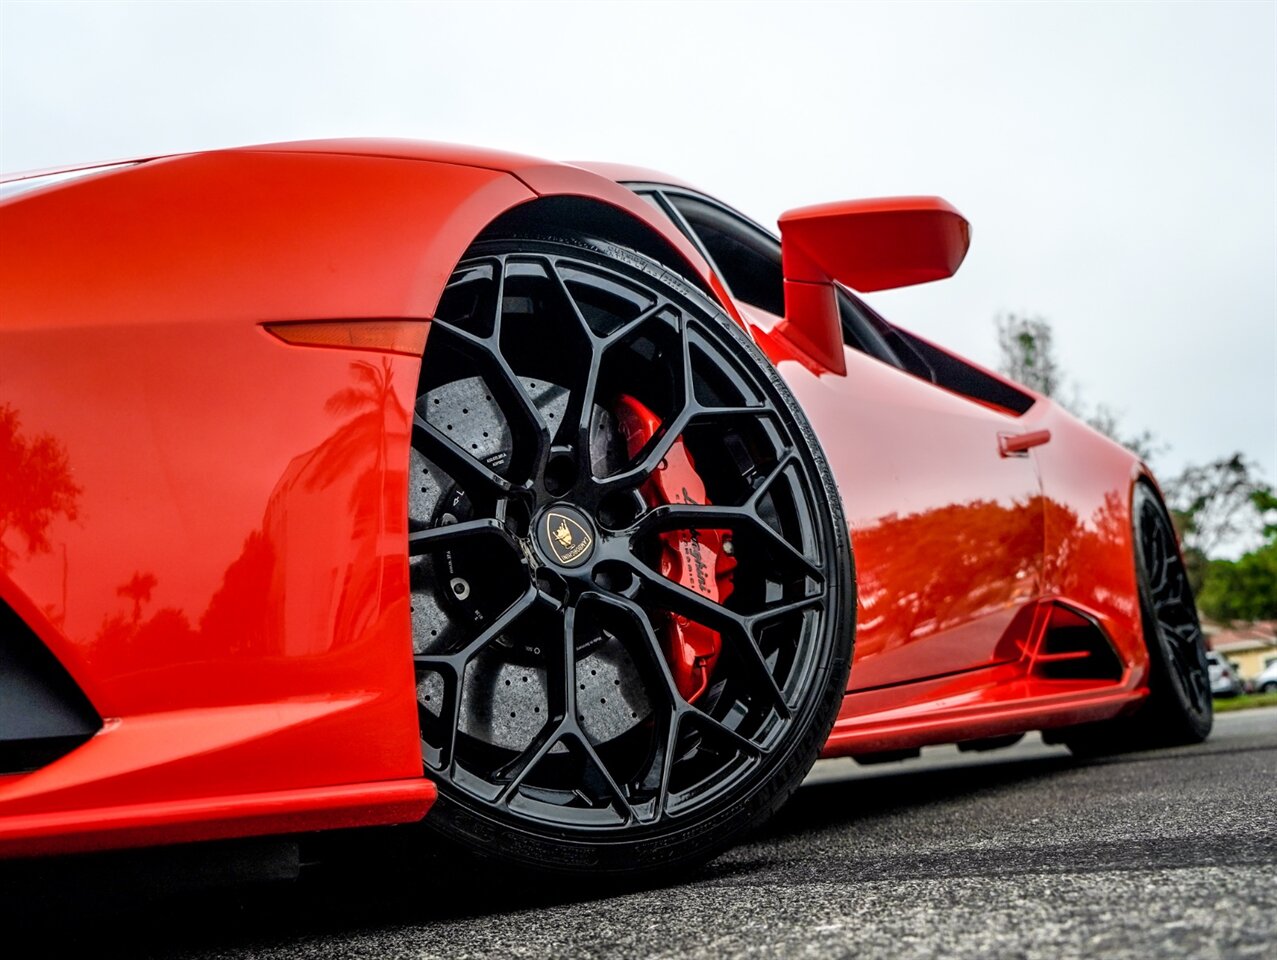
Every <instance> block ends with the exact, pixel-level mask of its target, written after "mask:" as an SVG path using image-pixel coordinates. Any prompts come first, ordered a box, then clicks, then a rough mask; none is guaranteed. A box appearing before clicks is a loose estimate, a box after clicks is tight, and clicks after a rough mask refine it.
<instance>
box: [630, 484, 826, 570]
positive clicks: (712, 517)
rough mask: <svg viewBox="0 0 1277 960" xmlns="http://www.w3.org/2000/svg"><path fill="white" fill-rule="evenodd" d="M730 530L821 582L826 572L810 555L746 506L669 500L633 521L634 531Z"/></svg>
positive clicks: (774, 558) (783, 562) (639, 532)
mask: <svg viewBox="0 0 1277 960" xmlns="http://www.w3.org/2000/svg"><path fill="white" fill-rule="evenodd" d="M719 529H727V530H731V531H732V533H734V534H735V535H736V536H737V537H738V538H739V537H742V536H744V537H746V538H748V537H750V536H751V535H752V536H753V537H755V538H757V539H756V541H755V545H756V546H758V547H761V548H762V549H763V550H764V551H766V552H767V553H768V554H769V555H770V556H771V558H772V559H773V560H775V561H777V562H778V563H780V564H782V565H784V566H787V567H788V568H789V569H790V570H793V571H798V572H800V573H802V574H803V575H804V576H808V577H811V578H812V579H814V580H815V581H816V582H817V583H824V580H825V574H824V572H823V571H822V570H821V569H820V567H819V566H817V565H816V563H814V562H813V561H812V560H811V559H809V558H808V557H807V556H806V555H805V554H804V553H803V552H802V551H801V550H799V549H798V548H797V547H795V546H794V545H793V544H791V543H790V542H789V541H788V540H786V539H785V538H784V537H782V536H781V535H780V534H779V533H777V532H776V531H775V530H774V529H773V528H772V526H771V525H770V524H768V523H766V522H765V521H764V520H763V519H762V517H760V516H758V514H756V513H754V512H753V510H751V509H750V508H748V507H724V506H719V505H717V504H694V503H670V504H663V505H661V506H659V507H655V508H654V509H652V510H650V511H648V513H646V514H645V515H644V516H643V517H642V518H640V520H639V522H638V523H637V524H635V525H634V528H633V531H634V534H635V535H638V534H646V533H655V532H664V531H669V530H719Z"/></svg>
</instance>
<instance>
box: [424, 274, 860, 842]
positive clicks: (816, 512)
mask: <svg viewBox="0 0 1277 960" xmlns="http://www.w3.org/2000/svg"><path fill="white" fill-rule="evenodd" d="M509 259H517V260H520V261H528V260H542V261H545V262H547V263H549V264H551V265H553V264H556V263H557V262H560V261H572V262H582V263H583V264H584V265H585V266H587V267H588V268H589V270H590V271H592V272H594V273H603V274H608V273H610V274H612V275H613V276H615V277H617V278H620V279H623V280H625V281H626V282H629V283H633V282H635V278H634V277H633V276H628V275H627V274H626V273H624V272H622V271H619V270H616V269H614V268H613V267H612V266H611V265H608V266H602V265H600V264H598V263H596V262H593V261H588V260H587V261H579V260H578V258H576V257H574V256H573V255H571V254H568V255H558V256H555V255H550V254H543V253H539V252H537V253H531V252H529V251H527V250H520V251H518V252H514V253H509V254H505V255H497V254H492V253H479V254H478V255H476V256H475V257H473V258H467V260H465V261H463V262H462V264H459V266H458V270H460V269H463V268H465V269H469V268H471V267H472V266H474V265H475V264H477V263H479V262H483V261H488V262H493V261H497V262H499V263H500V262H504V261H505V260H509ZM626 266H629V265H628V264H627V265H626ZM499 269H502V268H499ZM655 279H656V278H653V277H651V276H648V275H644V276H643V278H642V280H641V282H642V283H644V284H647V285H650V284H652V283H653V282H654V280H655ZM649 289H650V287H649ZM652 292H653V293H654V294H656V295H657V296H658V297H661V298H665V299H666V300H667V301H669V302H670V303H672V304H675V305H678V306H680V307H682V308H683V309H686V307H687V305H688V303H691V304H692V308H693V309H696V310H699V311H705V310H706V309H707V305H709V301H707V300H704V298H701V296H700V294H699V293H695V292H692V296H694V297H696V298H700V299H701V300H702V301H703V303H695V302H693V301H691V300H690V298H689V297H688V292H686V291H678V290H671V291H664V290H662V291H652ZM670 294H675V295H677V296H671V295H670ZM708 309H709V310H716V309H717V308H716V307H713V306H709V307H708ZM651 312H653V313H655V312H656V308H654V310H653V311H651ZM714 322H715V321H713V320H710V319H708V318H696V319H695V321H694V323H695V324H696V325H697V326H698V327H699V328H700V329H701V330H702V331H707V330H709V329H711V327H712V324H713V323H714ZM724 322H729V321H726V319H725V318H724ZM738 336H739V335H738ZM740 339H742V340H743V339H744V338H743V337H741V338H740ZM717 347H718V349H719V351H720V352H726V353H730V349H729V348H727V347H725V346H724V345H723V344H722V343H721V342H719V343H718V344H717ZM763 362H764V363H765V361H763ZM750 372H751V374H753V375H755V379H754V383H753V386H754V387H755V389H757V390H758V391H759V392H760V393H761V394H762V395H763V396H765V397H766V398H767V402H766V404H765V405H764V406H763V407H761V408H759V409H758V410H757V411H754V412H755V413H760V414H764V415H767V416H774V417H775V418H776V419H777V421H778V423H779V424H780V426H781V427H782V430H783V434H784V436H785V438H786V442H787V449H788V450H789V451H791V453H790V456H791V457H793V460H792V462H789V463H788V464H787V465H786V469H788V468H790V467H792V468H794V469H796V470H797V472H798V475H799V477H800V478H801V486H802V489H801V491H800V493H801V495H802V498H803V500H804V501H805V509H806V511H807V515H808V517H809V518H810V520H809V522H808V524H807V527H806V528H804V536H805V537H807V538H809V539H810V540H811V541H812V542H813V544H814V548H815V550H816V552H817V553H818V554H819V556H820V558H821V559H820V560H819V561H818V562H819V563H820V565H821V578H822V580H823V584H824V585H823V587H821V594H822V595H823V596H824V597H825V598H826V600H825V602H824V604H823V615H824V617H826V618H830V619H832V618H834V617H835V616H837V615H838V610H839V607H840V606H841V605H842V603H841V601H840V599H839V596H838V595H837V592H838V590H839V589H840V587H841V586H842V581H843V580H847V581H850V563H849V562H847V563H842V562H840V561H839V560H838V559H837V558H836V556H835V555H834V553H833V552H832V551H831V549H830V545H829V541H828V534H827V532H826V531H825V530H824V529H823V526H824V525H823V524H822V523H821V522H820V518H821V517H822V512H821V510H820V503H821V502H823V500H822V498H821V497H820V496H819V495H818V494H817V491H818V490H822V489H824V487H823V486H822V481H821V480H820V478H819V476H818V475H817V471H816V468H815V466H814V465H813V464H810V463H807V462H804V461H803V460H802V459H801V458H800V457H798V456H797V455H796V454H793V453H792V451H793V450H794V449H796V448H798V447H799V446H800V445H801V444H802V443H804V442H805V443H807V444H810V445H812V446H813V447H815V448H816V449H817V450H818V444H817V443H816V442H815V438H814V435H813V434H812V433H811V431H810V428H809V427H807V428H806V429H805V430H804V429H803V425H801V424H800V423H799V421H798V420H796V419H795V414H796V413H797V412H798V411H796V410H793V409H790V408H789V407H788V405H787V404H786V402H784V401H783V400H782V399H781V396H780V395H779V394H777V392H776V391H777V387H778V386H780V385H781V381H780V380H779V378H778V377H773V378H771V379H770V381H769V377H768V376H767V375H766V374H765V373H764V371H762V370H760V371H754V370H752V369H751V371H750ZM688 391H689V395H690V385H689V387H688ZM669 432H670V433H671V434H674V435H677V434H678V433H680V432H681V431H678V430H673V429H670V430H669ZM427 456H429V454H427ZM779 472H780V471H778V473H779ZM585 473H586V474H587V478H586V482H587V483H589V484H591V485H592V486H593V487H594V488H597V487H599V486H604V485H606V483H607V481H608V479H609V478H603V480H602V481H600V480H599V479H598V478H593V477H589V476H588V473H589V471H586V472H585ZM641 482H642V480H641V479H640V480H637V481H634V482H633V483H632V484H631V485H634V486H636V485H637V484H638V483H641ZM508 492H509V493H510V494H511V495H514V496H523V497H525V498H534V499H535V500H541V499H542V498H544V496H545V492H544V491H543V490H540V489H538V488H537V487H536V485H535V483H524V484H522V485H518V484H511V485H509V489H508ZM574 492H575V491H574ZM572 502H573V504H574V505H577V509H581V507H580V506H579V505H578V504H579V501H577V500H576V498H575V497H574V498H573V501H572ZM545 509H548V507H546V508H545ZM583 512H584V511H583ZM538 515H540V514H538ZM595 529H596V531H597V532H598V533H599V540H598V541H597V543H598V545H599V546H602V545H604V544H606V545H607V547H608V550H607V551H606V553H607V554H609V555H610V556H612V557H617V556H623V557H627V558H629V557H632V554H633V551H632V543H631V541H632V540H633V538H634V537H635V536H636V535H637V532H638V531H639V530H640V529H645V527H644V524H643V523H642V522H641V521H640V522H639V523H636V524H635V525H634V526H632V527H630V528H628V529H626V530H622V531H607V530H605V529H603V528H602V527H599V526H596V528H595ZM592 559H593V561H594V562H598V561H599V560H601V559H603V558H602V557H601V556H600V551H598V550H596V551H594V552H593V553H592ZM847 559H848V561H849V560H850V558H849V557H848V558H847ZM592 565H593V564H592V563H582V564H581V566H579V567H577V568H575V569H574V570H572V571H570V572H572V573H574V574H575V575H577V576H579V575H580V574H581V567H588V566H592ZM839 571H841V572H842V574H843V575H842V576H840V573H839ZM560 572H568V571H564V570H562V569H560ZM847 589H849V590H851V591H852V593H851V594H850V595H851V596H853V597H854V585H853V584H851V583H850V582H849V583H848V584H847ZM590 592H591V591H588V590H587V591H583V592H582V593H581V594H580V596H586V595H588V594H589V593H590ZM843 592H844V593H845V592H846V590H844V591H843ZM830 600H832V602H830ZM572 605H575V604H572ZM853 609H854V606H853ZM844 616H845V614H844ZM833 632H836V629H835V630H830V629H829V628H828V627H825V626H822V627H821V628H820V629H819V630H813V631H812V634H813V635H815V636H816V637H817V638H819V637H821V636H822V635H823V636H824V640H823V642H824V643H829V642H832V640H831V639H830V634H831V633H833ZM849 632H850V631H848V633H849ZM823 670H824V668H821V669H820V670H817V671H816V674H817V675H823ZM815 682H816V681H815V680H813V679H812V678H810V677H808V678H807V685H808V686H811V685H812V684H813V683H815ZM772 739H773V740H775V739H776V738H772ZM756 765H757V764H756V763H753V762H751V763H749V764H746V766H749V767H753V766H756ZM436 772H437V771H436ZM742 775H743V774H742ZM733 782H735V781H733ZM446 786H447V784H445V783H441V787H445V788H446ZM466 792H467V793H468V794H469V793H470V792H469V791H466ZM470 795H472V796H473V794H470ZM670 812H671V813H673V811H670ZM683 812H691V811H690V809H689V810H687V811H683ZM545 822H547V823H552V824H556V825H558V826H565V824H562V823H560V822H559V821H557V820H555V819H553V818H551V819H548V820H546V821H545ZM620 826H622V827H624V826H626V825H625V824H622V825H620Z"/></svg>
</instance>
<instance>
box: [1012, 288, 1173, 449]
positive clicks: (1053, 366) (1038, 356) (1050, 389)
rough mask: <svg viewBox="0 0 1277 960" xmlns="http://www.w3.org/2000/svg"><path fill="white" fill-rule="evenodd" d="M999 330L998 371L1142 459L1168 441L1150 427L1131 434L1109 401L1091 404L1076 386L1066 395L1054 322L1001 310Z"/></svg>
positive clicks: (1065, 382) (1162, 447)
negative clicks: (1107, 402) (1154, 432)
mask: <svg viewBox="0 0 1277 960" xmlns="http://www.w3.org/2000/svg"><path fill="white" fill-rule="evenodd" d="M993 322H994V325H995V326H996V327H997V331H998V356H999V359H998V372H999V373H1002V374H1004V375H1005V376H1008V377H1010V378H1011V379H1012V380H1014V381H1015V382H1016V383H1022V384H1024V386H1026V387H1028V388H1029V389H1030V390H1035V391H1037V392H1038V393H1040V394H1042V395H1043V396H1044V397H1051V398H1052V399H1054V400H1055V401H1056V402H1057V403H1059V404H1060V405H1061V406H1062V407H1064V408H1065V409H1066V410H1068V411H1069V412H1071V413H1072V414H1073V415H1074V416H1076V417H1078V418H1079V419H1080V420H1083V421H1085V422H1086V423H1087V424H1089V425H1090V426H1091V427H1093V428H1094V429H1096V430H1098V431H1099V432H1100V433H1102V434H1104V435H1105V436H1106V437H1109V438H1110V439H1112V440H1115V441H1117V442H1118V443H1120V444H1121V445H1122V446H1124V447H1126V448H1127V449H1128V450H1130V451H1132V452H1133V453H1134V454H1135V455H1136V456H1138V457H1139V458H1140V459H1142V460H1149V459H1151V458H1152V457H1153V456H1155V455H1156V454H1157V453H1159V452H1160V451H1161V450H1163V449H1164V444H1162V443H1160V442H1159V441H1158V439H1157V437H1156V436H1154V435H1153V433H1151V432H1150V431H1148V430H1143V431H1141V432H1139V433H1136V434H1127V433H1126V432H1125V430H1124V429H1123V428H1122V425H1121V423H1120V422H1119V418H1118V415H1117V411H1115V410H1114V409H1113V408H1112V407H1110V406H1108V405H1107V404H1104V403H1100V404H1096V405H1095V406H1094V407H1091V406H1090V405H1089V404H1088V403H1087V402H1086V401H1085V400H1083V399H1082V397H1081V395H1080V393H1079V391H1078V389H1077V388H1076V386H1075V387H1073V388H1072V389H1071V390H1070V391H1069V394H1070V396H1069V397H1068V399H1066V398H1065V397H1064V393H1065V388H1066V386H1067V379H1066V377H1065V376H1064V374H1063V373H1062V372H1061V369H1060V363H1059V360H1057V359H1056V356H1055V334H1054V332H1053V331H1052V329H1051V321H1050V320H1048V319H1046V317H1043V316H1027V315H1023V314H1015V313H1001V314H998V315H997V316H996V317H994V318H993Z"/></svg>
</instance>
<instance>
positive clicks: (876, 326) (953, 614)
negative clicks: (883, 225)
mask: <svg viewBox="0 0 1277 960" xmlns="http://www.w3.org/2000/svg"><path fill="white" fill-rule="evenodd" d="M651 192H652V193H653V194H655V195H656V196H655V199H656V200H658V201H659V202H660V203H662V204H663V205H664V207H665V209H666V211H667V212H668V213H669V214H670V215H671V217H672V218H673V219H674V220H675V222H676V223H677V224H678V225H679V227H680V229H682V230H684V232H686V233H687V234H688V235H689V236H690V237H691V238H692V239H693V241H694V242H696V243H697V244H698V245H699V246H700V247H701V249H702V250H703V251H704V252H705V253H706V255H707V257H708V259H709V260H710V261H711V262H712V263H713V265H714V266H715V268H716V270H717V272H718V273H719V275H720V278H721V279H723V281H724V282H725V283H726V285H727V286H728V288H729V289H730V290H731V291H732V294H733V297H734V298H735V299H736V300H737V302H738V306H739V307H740V309H741V312H742V314H743V315H744V316H745V317H746V319H747V320H748V321H749V322H750V323H751V325H752V326H753V327H754V333H755V337H756V339H757V340H758V341H759V343H760V346H762V347H763V348H764V350H765V351H767V352H768V353H769V354H770V355H771V356H772V359H773V360H774V361H776V363H777V369H778V370H779V371H780V373H781V375H782V376H783V377H784V378H785V380H786V382H787V383H788V384H789V386H790V388H791V389H792V390H793V391H794V393H795V395H796V396H797V397H798V399H799V401H800V402H801V403H802V405H803V409H804V410H805V411H806V413H807V416H808V418H809V419H810V421H811V423H812V426H813V428H814V429H815V431H816V434H817V436H818V437H819V438H820V440H821V443H822V446H823V447H824V450H825V453H826V456H827V457H828V459H829V463H830V466H831V468H832V469H833V472H834V475H835V478H836V480H837V482H838V486H839V489H840V491H841V493H842V499H843V504H844V507H845V510H846V513H847V519H848V522H849V524H850V527H851V534H852V547H853V550H854V553H855V560H856V568H857V581H858V594H859V610H858V618H857V634H856V652H855V665H854V669H853V670H852V673H851V689H853V690H863V689H869V688H874V687H881V686H886V685H891V684H897V683H904V682H908V681H912V680H920V679H924V678H930V677H937V676H943V675H946V674H951V673H957V672H960V671H966V670H972V669H976V668H980V667H985V666H990V665H993V664H996V663H999V662H1002V661H1005V660H1010V659H1013V658H1015V657H1016V656H1018V654H1019V652H1020V648H1019V645H1018V643H1017V640H1019V639H1021V637H1020V636H1019V634H1020V633H1022V632H1023V630H1024V629H1026V628H1027V623H1025V620H1026V616H1027V608H1028V606H1029V605H1030V603H1031V602H1032V601H1033V600H1034V599H1036V598H1037V597H1038V595H1039V593H1040V591H1041V584H1042V560H1043V543H1044V541H1043V519H1044V512H1043V500H1042V496H1041V487H1040V483H1039V478H1038V474H1037V470H1036V467H1035V464H1034V460H1033V457H1032V454H1031V451H1029V450H1028V449H1027V448H1026V449H1019V450H1014V449H1010V448H1008V446H1007V441H1008V439H1009V438H1016V437H1022V436H1023V435H1024V434H1025V430H1024V428H1022V427H1021V425H1020V423H1019V414H1022V413H1023V412H1024V410H1027V409H1028V407H1029V406H1030V405H1031V404H1032V399H1033V398H1032V397H1031V396H1029V395H1027V394H1023V393H1020V392H1019V391H1016V390H1014V389H1013V388H1011V387H1010V386H1009V385H1008V384H1005V383H1004V382H1003V381H1001V380H998V379H997V378H994V377H991V376H990V375H989V374H987V373H985V372H984V371H980V370H979V369H978V368H975V367H973V366H971V365H968V364H965V363H964V362H963V361H961V360H959V359H958V358H955V357H952V356H950V355H948V354H946V353H944V352H943V351H940V350H939V349H938V348H935V347H934V346H932V345H930V344H927V343H925V342H923V341H921V340H919V339H917V338H913V337H911V336H910V335H908V334H905V333H904V332H903V331H899V330H898V329H897V328H894V327H892V326H891V325H890V324H888V323H886V321H884V320H882V318H881V317H879V316H878V315H877V314H875V313H874V312H873V311H872V310H870V309H869V308H868V307H867V306H866V305H865V304H864V303H863V302H861V301H860V300H859V299H858V298H856V297H854V296H853V295H851V294H850V293H849V292H848V291H841V292H840V296H841V303H840V307H841V313H842V320H843V331H844V348H843V349H844V354H845V361H846V373H845V374H844V375H836V374H833V373H831V372H830V371H828V370H824V369H820V368H818V367H817V366H815V365H814V364H810V363H805V362H803V360H802V358H801V354H800V353H799V352H798V351H795V350H792V349H786V346H785V344H783V343H780V342H778V337H779V336H780V334H779V333H778V330H779V329H783V328H780V327H778V324H779V322H780V320H781V314H782V313H783V310H784V294H783V285H782V275H781V266H780V245H779V241H777V240H776V239H775V238H773V237H771V236H770V235H769V234H767V233H766V232H765V231H763V230H762V229H761V228H759V227H757V226H756V225H754V224H752V223H750V222H748V221H747V220H745V219H744V218H742V217H740V216H739V215H738V214H735V213H734V212H733V211H731V210H729V209H728V208H726V207H723V206H722V205H720V204H718V203H717V202H716V201H712V200H710V199H709V198H706V197H702V196H699V195H696V194H693V193H690V192H685V191H681V190H654V191H651ZM937 365H941V366H942V367H943V370H942V371H941V373H943V376H941V375H940V374H938V372H937ZM981 378H984V379H983V380H981ZM937 380H940V381H941V382H940V383H937V382H936V381H937ZM964 390H965V392H964ZM1017 397H1018V398H1019V400H1018V401H1017V399H1016V398H1017ZM1017 408H1018V409H1017ZM1040 439H1041V438H1040V437H1037V436H1033V435H1030V440H1033V441H1035V442H1036V441H1037V440H1040ZM1011 446H1012V447H1014V446H1017V444H1016V443H1015V442H1014V440H1013V442H1012V444H1011ZM1021 611H1026V616H1020V617H1017V614H1020V613H1021Z"/></svg>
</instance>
